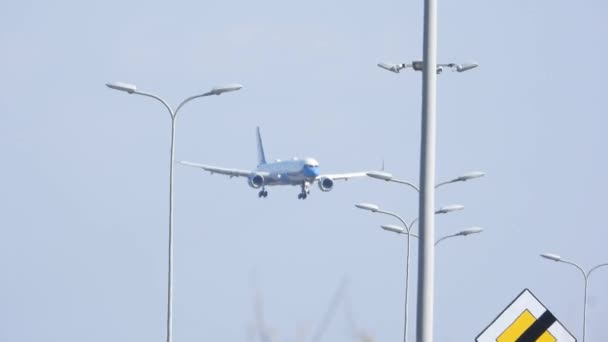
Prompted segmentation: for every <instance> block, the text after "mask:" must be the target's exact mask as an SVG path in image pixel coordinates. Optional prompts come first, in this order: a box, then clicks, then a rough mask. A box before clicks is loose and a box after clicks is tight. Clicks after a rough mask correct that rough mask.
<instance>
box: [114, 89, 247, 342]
mask: <svg viewBox="0 0 608 342" xmlns="http://www.w3.org/2000/svg"><path fill="white" fill-rule="evenodd" d="M106 86H107V87H108V88H111V89H114V90H120V91H124V92H126V93H129V94H137V95H142V96H147V97H151V98H153V99H156V100H158V101H160V102H161V103H162V104H163V105H164V106H165V108H167V110H168V111H169V115H170V116H171V157H170V164H169V266H168V274H167V342H171V340H172V339H173V333H172V331H173V321H172V312H173V165H174V164H175V157H174V153H175V119H176V118H177V113H178V112H179V110H180V109H181V108H182V107H183V106H184V105H185V104H186V103H188V102H190V101H192V100H194V99H196V98H199V97H204V96H210V95H221V94H223V93H227V92H231V91H236V90H239V89H241V88H242V87H243V86H242V85H240V84H229V85H225V86H220V87H215V88H212V89H211V90H209V91H208V92H206V93H202V94H198V95H194V96H190V97H188V98H186V99H185V100H183V101H182V102H181V103H180V104H179V106H177V109H176V110H175V111H174V110H173V109H172V108H171V106H169V104H167V102H166V101H165V100H163V99H162V98H160V97H159V96H156V95H153V94H149V93H145V92H142V91H138V90H137V87H136V86H135V85H133V84H128V83H122V82H115V83H107V84H106Z"/></svg>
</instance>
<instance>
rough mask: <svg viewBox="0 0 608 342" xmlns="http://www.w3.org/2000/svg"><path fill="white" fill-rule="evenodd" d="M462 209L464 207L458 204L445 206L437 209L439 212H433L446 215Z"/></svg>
mask: <svg viewBox="0 0 608 342" xmlns="http://www.w3.org/2000/svg"><path fill="white" fill-rule="evenodd" d="M463 209H464V205H460V204H452V205H446V206H444V207H441V208H439V210H437V211H435V214H447V213H451V212H453V211H458V210H463Z"/></svg>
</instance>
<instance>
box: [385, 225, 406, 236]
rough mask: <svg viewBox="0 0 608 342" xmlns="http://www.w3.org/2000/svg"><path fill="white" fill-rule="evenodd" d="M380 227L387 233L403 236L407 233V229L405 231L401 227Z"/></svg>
mask: <svg viewBox="0 0 608 342" xmlns="http://www.w3.org/2000/svg"><path fill="white" fill-rule="evenodd" d="M380 227H381V228H382V229H384V230H386V231H389V232H393V233H397V234H403V232H404V231H405V229H403V227H399V226H397V225H394V224H385V225H382V226H380Z"/></svg>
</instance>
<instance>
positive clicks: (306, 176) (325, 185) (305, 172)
mask: <svg viewBox="0 0 608 342" xmlns="http://www.w3.org/2000/svg"><path fill="white" fill-rule="evenodd" d="M257 142H258V167H257V168H256V169H255V170H251V171H249V170H237V169H227V168H223V167H217V166H211V165H203V164H196V163H191V162H187V161H182V162H180V163H181V164H183V165H188V166H194V167H198V168H201V169H203V170H205V171H208V172H211V174H214V173H217V174H221V175H226V176H229V177H230V178H232V177H247V179H248V182H249V186H251V187H252V188H254V189H259V188H261V190H260V192H259V193H258V197H260V198H261V197H266V196H268V191H266V187H267V186H272V185H299V186H301V189H302V191H301V192H300V193H299V194H298V199H306V197H307V196H308V195H309V194H310V185H311V184H313V183H314V182H317V183H318V184H319V189H321V191H324V192H327V191H330V190H331V189H333V188H334V181H336V180H348V179H350V178H354V177H363V176H365V175H366V174H367V172H353V173H342V174H332V175H320V174H319V163H318V162H317V161H316V160H315V159H313V158H304V159H298V158H293V159H292V160H283V161H282V160H276V161H274V162H270V163H269V162H266V156H265V155H264V147H263V146H262V136H261V135H260V128H259V127H258V128H257Z"/></svg>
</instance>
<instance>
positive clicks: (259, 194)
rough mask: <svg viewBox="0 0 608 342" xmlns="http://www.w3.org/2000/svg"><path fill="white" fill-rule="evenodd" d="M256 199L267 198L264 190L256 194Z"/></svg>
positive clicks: (266, 192)
mask: <svg viewBox="0 0 608 342" xmlns="http://www.w3.org/2000/svg"><path fill="white" fill-rule="evenodd" d="M258 197H259V198H262V197H268V191H266V190H260V192H258Z"/></svg>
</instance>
